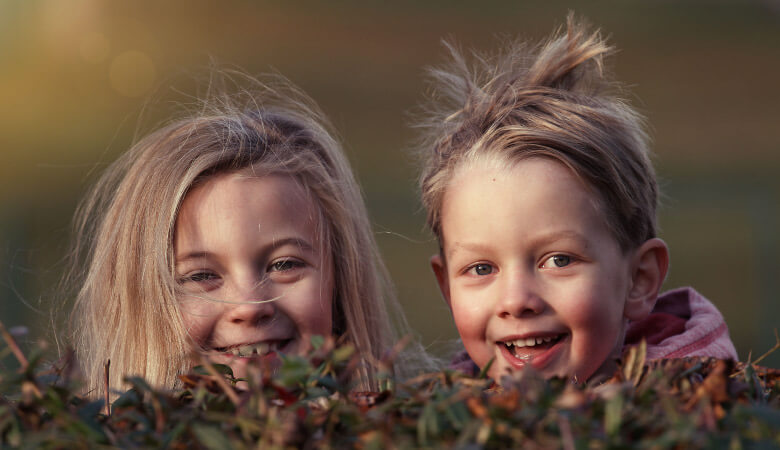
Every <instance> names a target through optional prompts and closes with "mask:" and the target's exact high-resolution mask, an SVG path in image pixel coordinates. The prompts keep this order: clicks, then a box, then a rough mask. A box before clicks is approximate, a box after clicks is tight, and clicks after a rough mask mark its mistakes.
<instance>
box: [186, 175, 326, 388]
mask: <svg viewBox="0 0 780 450" xmlns="http://www.w3.org/2000/svg"><path fill="white" fill-rule="evenodd" d="M318 218H319V214H318V210H317V208H316V205H315V204H314V202H313V201H312V198H311V196H310V195H309V194H308V193H307V192H306V191H305V190H304V189H303V188H302V187H301V186H300V185H299V184H298V183H296V182H295V180H293V179H292V178H290V177H287V176H277V175H269V176H261V177H254V176H247V175H243V174H240V173H232V174H225V175H218V176H216V177H214V178H212V179H210V180H209V181H207V182H206V183H204V184H202V185H200V186H198V187H196V188H195V189H193V190H192V191H190V192H189V193H188V194H187V196H186V197H185V199H184V202H183V203H182V206H181V210H180V212H179V216H178V219H177V221H176V229H175V233H176V234H175V239H174V252H175V260H176V277H177V279H178V282H179V283H180V286H181V288H182V289H183V291H184V292H185V295H184V296H183V298H181V299H180V302H181V303H180V304H181V311H182V313H183V319H184V325H185V326H186V327H187V329H188V331H189V334H190V336H191V337H192V338H193V339H194V340H195V341H196V342H197V343H198V344H199V345H200V346H202V348H203V349H204V350H205V351H206V352H207V353H208V355H209V356H210V359H211V360H212V361H213V362H217V363H222V364H227V365H229V366H230V367H231V368H232V369H233V373H234V375H235V376H237V377H243V376H245V375H246V365H247V363H248V362H249V361H251V360H257V359H265V358H273V356H274V354H275V352H277V351H279V352H283V353H299V354H300V353H303V352H305V351H307V350H308V348H309V345H310V342H311V337H312V336H314V335H323V336H326V335H330V334H331V332H332V328H333V325H332V316H331V312H332V303H333V286H334V281H333V271H332V261H331V257H330V255H329V252H328V251H326V249H325V247H324V245H323V243H322V242H321V239H320V238H319V236H318V233H317V228H318V227H317V226H318V221H319V220H318Z"/></svg>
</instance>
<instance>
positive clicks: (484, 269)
mask: <svg viewBox="0 0 780 450" xmlns="http://www.w3.org/2000/svg"><path fill="white" fill-rule="evenodd" d="M469 272H472V273H474V274H475V275H480V276H483V275H490V274H491V273H493V266H491V265H490V264H484V263H482V264H476V265H474V266H471V268H470V269H469Z"/></svg>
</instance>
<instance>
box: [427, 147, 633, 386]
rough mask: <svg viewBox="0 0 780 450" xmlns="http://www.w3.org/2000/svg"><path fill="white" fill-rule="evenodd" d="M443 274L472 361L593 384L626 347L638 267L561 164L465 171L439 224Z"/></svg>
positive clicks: (436, 262)
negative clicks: (625, 330)
mask: <svg viewBox="0 0 780 450" xmlns="http://www.w3.org/2000/svg"><path fill="white" fill-rule="evenodd" d="M441 223H442V235H443V258H442V256H440V255H436V256H434V257H433V259H432V265H433V268H434V271H435V272H436V275H437V279H438V281H439V284H440V287H441V289H442V292H443V293H444V296H445V298H446V299H447V302H448V303H449V306H450V308H451V309H452V314H453V316H454V319H455V325H456V327H457V329H458V332H459V333H460V336H461V338H462V340H463V343H464V346H465V348H466V350H467V351H468V353H469V355H470V356H471V358H472V359H473V360H474V362H475V363H476V364H477V365H479V366H480V367H484V366H485V365H486V364H487V363H488V362H489V361H490V360H491V359H494V358H495V360H494V362H493V365H492V366H491V369H490V371H489V372H490V373H489V374H490V375H491V376H492V377H493V378H494V379H499V378H500V377H501V376H502V375H504V374H506V373H508V372H510V371H513V370H517V369H519V368H522V367H524V366H525V365H527V364H530V365H532V366H533V367H534V368H536V369H538V370H540V371H541V372H542V373H543V374H545V375H546V376H553V375H560V376H576V377H577V378H578V379H579V380H586V379H588V378H590V377H591V376H592V375H594V374H596V373H600V372H605V371H606V370H607V366H608V365H610V364H611V358H610V357H611V356H612V355H615V354H616V353H617V352H619V351H620V349H621V348H622V343H623V326H624V322H625V317H626V314H627V313H628V311H627V309H630V307H627V306H626V305H627V303H626V299H627V295H628V293H629V290H630V289H631V281H630V273H631V269H630V267H629V266H630V260H629V257H628V256H627V255H624V253H623V252H622V251H621V249H620V246H619V245H618V242H617V240H616V239H615V238H614V237H613V236H612V234H611V233H610V231H609V229H608V228H607V225H606V222H605V219H604V215H603V214H602V212H601V211H600V208H599V207H598V206H597V204H596V202H595V201H594V198H593V197H592V195H591V193H590V192H589V191H588V190H587V189H585V188H584V186H583V184H582V183H581V182H580V181H579V180H578V179H576V178H575V176H574V175H573V174H572V172H571V171H570V170H569V169H568V168H566V167H565V166H563V165H562V164H560V163H558V162H554V161H552V160H549V159H542V158H531V159H527V160H524V161H521V162H519V163H518V164H516V165H515V166H514V167H512V168H500V169H499V168H494V167H489V166H488V165H481V166H475V167H470V168H464V169H462V170H461V171H460V172H459V173H458V174H456V176H455V177H454V179H453V180H452V184H451V185H450V186H449V187H448V189H447V192H446V194H445V198H444V204H443V208H442V215H441Z"/></svg>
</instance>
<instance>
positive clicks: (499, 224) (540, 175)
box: [421, 17, 737, 381]
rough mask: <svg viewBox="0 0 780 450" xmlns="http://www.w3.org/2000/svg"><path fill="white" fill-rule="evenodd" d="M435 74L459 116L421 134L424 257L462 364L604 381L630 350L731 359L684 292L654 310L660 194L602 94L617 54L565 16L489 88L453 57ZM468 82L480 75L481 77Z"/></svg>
mask: <svg viewBox="0 0 780 450" xmlns="http://www.w3.org/2000/svg"><path fill="white" fill-rule="evenodd" d="M450 50H451V52H452V54H453V60H454V64H453V67H452V69H451V70H438V71H434V76H435V77H436V78H437V79H438V80H439V82H440V83H441V85H442V91H443V92H444V93H445V95H448V96H449V100H451V101H452V102H453V103H454V104H455V105H456V107H457V110H456V111H454V112H453V111H452V110H446V111H441V113H440V115H439V116H437V117H436V118H434V120H432V121H430V127H429V128H430V136H429V137H430V142H429V145H427V146H426V147H425V148H426V149H428V150H427V151H426V153H427V154H426V162H425V167H424V170H423V174H422V177H421V188H422V199H423V204H424V205H425V207H426V209H427V211H428V224H429V226H430V227H431V229H432V231H433V232H434V233H435V234H436V236H437V237H438V240H439V244H440V252H439V253H438V254H437V255H434V256H433V257H432V259H431V265H432V267H433V270H434V273H435V275H436V279H437V281H438V283H439V287H440V288H441V291H442V293H443V295H444V298H445V300H446V301H447V303H448V305H449V307H450V309H451V311H452V314H453V318H454V319H455V325H456V327H457V329H458V332H459V334H460V336H461V339H462V341H463V344H464V347H465V349H466V351H467V352H468V355H469V357H470V359H471V360H472V361H473V362H474V363H475V364H476V365H477V366H478V367H480V368H483V367H485V366H486V365H487V364H488V363H489V362H490V361H491V360H492V361H493V363H492V365H491V367H490V371H489V375H490V376H491V377H493V378H494V379H498V378H500V376H501V375H503V374H505V373H508V372H511V371H513V370H517V369H520V368H522V367H524V366H525V365H527V364H530V365H532V366H533V367H535V368H536V369H538V370H540V371H541V372H542V373H544V374H545V375H546V376H556V375H557V376H568V377H573V378H574V379H576V380H583V381H584V380H593V379H595V378H601V377H609V376H611V375H612V373H613V372H614V369H615V364H614V361H615V358H616V357H618V356H619V355H620V353H621V352H622V349H623V347H624V345H627V344H632V343H637V342H638V341H640V340H641V339H642V338H644V339H646V341H647V343H648V358H649V359H657V358H671V357H682V356H712V357H717V358H732V359H736V358H737V355H736V351H735V349H734V345H733V344H732V343H731V340H730V339H729V336H728V329H727V327H726V324H725V322H724V321H723V317H722V316H721V315H720V313H719V312H718V311H717V309H716V308H715V307H714V306H713V305H712V304H711V303H710V302H709V301H707V300H706V299H704V298H703V297H702V296H700V295H699V294H698V293H696V292H695V291H693V290H692V289H682V290H677V291H673V292H671V293H668V294H664V295H662V296H661V297H659V296H658V293H659V290H660V288H661V285H662V283H663V281H664V278H665V276H666V272H667V269H668V265H669V252H668V249H667V246H666V244H665V243H664V242H663V241H662V240H660V239H658V238H657V237H656V228H657V226H656V202H657V195H658V194H657V192H658V188H657V183H656V179H655V173H654V171H653V168H652V165H651V163H650V160H649V157H648V154H649V150H648V148H647V136H646V134H645V132H644V130H643V127H642V120H641V118H640V117H639V115H638V114H637V113H636V112H635V111H634V110H633V109H632V108H631V107H630V106H629V105H627V104H626V103H624V102H623V101H621V100H620V99H618V98H617V97H615V96H614V95H612V94H610V93H609V89H608V88H609V87H610V85H611V82H610V81H609V80H608V79H606V77H605V76H604V75H603V73H602V57H603V56H604V55H605V54H607V53H609V51H610V48H609V47H608V46H607V45H606V44H605V43H604V42H603V40H602V39H601V38H600V36H599V35H598V33H593V34H589V33H587V32H586V29H585V27H584V26H583V25H582V24H579V23H576V22H575V21H574V20H573V19H572V18H571V17H570V18H569V21H568V27H567V30H566V33H565V34H563V35H560V36H558V37H553V39H551V40H550V41H549V42H548V43H546V44H545V45H543V46H540V47H539V49H538V50H537V49H531V50H529V49H528V48H527V47H525V46H524V45H522V44H518V45H515V46H513V47H511V48H510V49H509V50H508V51H506V52H505V53H504V54H502V55H499V57H498V58H496V59H495V60H490V59H488V58H480V59H479V61H480V62H481V64H482V65H481V67H480V69H482V72H483V75H482V77H481V78H480V74H479V71H478V70H477V71H474V70H472V69H471V68H469V67H468V66H467V65H466V63H465V62H464V58H463V57H462V56H461V55H460V54H459V53H458V52H457V51H456V50H455V49H453V48H452V47H451V48H450ZM475 73H476V75H475Z"/></svg>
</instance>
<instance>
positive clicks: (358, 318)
mask: <svg viewBox="0 0 780 450" xmlns="http://www.w3.org/2000/svg"><path fill="white" fill-rule="evenodd" d="M225 78H229V77H227V76H225ZM247 79H248V77H247ZM249 82H250V83H251V84H253V85H254V86H255V88H256V89H254V90H253V92H252V93H251V94H250V93H247V91H243V93H242V94H239V95H226V94H220V95H210V96H209V98H208V99H207V100H206V101H205V102H204V106H203V108H202V109H201V110H200V111H198V112H197V113H196V114H194V115H192V116H191V117H188V118H185V119H182V120H179V121H176V122H174V123H171V124H169V125H167V126H164V127H163V128H161V129H159V130H157V131H155V132H153V133H151V134H150V135H148V136H146V137H145V138H143V139H142V140H140V141H139V142H138V143H137V144H135V145H134V146H133V147H132V148H131V149H130V150H129V151H128V152H126V153H125V154H124V155H123V156H122V157H121V158H119V160H117V161H116V162H115V163H114V164H112V165H111V166H110V167H109V168H108V169H107V170H106V171H105V173H104V174H103V175H102V177H101V178H100V180H99V181H98V183H97V184H96V185H95V186H94V188H93V190H92V191H91V193H90V194H89V195H88V196H87V197H86V198H85V199H84V201H83V202H82V204H81V205H80V207H79V210H78V211H77V214H76V220H75V240H74V252H73V258H74V259H75V262H74V264H73V265H72V267H73V272H74V273H72V274H71V277H73V276H75V279H76V280H77V281H76V282H77V283H78V286H79V288H78V293H77V295H76V301H75V307H74V309H73V312H72V316H71V327H72V330H71V334H72V338H73V344H74V346H75V348H76V351H77V356H78V359H79V362H80V364H81V367H82V370H83V372H84V375H85V377H86V380H87V383H88V388H89V389H90V391H91V392H92V393H94V394H102V393H103V390H104V386H103V383H102V382H101V380H102V374H103V368H104V364H105V362H106V361H107V360H109V359H110V361H111V365H110V368H111V373H112V383H111V388H112V389H116V388H118V387H120V386H121V377H122V376H126V375H140V376H143V377H145V378H146V379H147V380H148V381H149V382H151V383H152V384H154V385H158V386H167V387H173V386H174V385H175V384H176V383H177V375H178V374H181V373H182V372H183V371H185V370H187V369H188V367H189V365H190V361H189V354H190V352H191V350H192V347H191V343H190V340H188V338H187V331H186V327H185V324H183V323H182V317H181V315H180V312H179V304H178V303H177V300H176V298H177V297H176V291H177V285H176V282H175V275H174V273H175V272H174V263H175V262H174V256H173V244H172V242H173V236H174V226H175V223H176V217H177V213H178V211H179V208H180V206H181V204H182V201H183V199H184V197H185V196H186V195H187V192H188V191H189V190H190V189H192V188H193V187H194V186H195V185H197V184H199V183H203V182H204V181H206V180H208V179H209V178H210V177H213V176H214V175H216V174H221V173H226V172H236V171H251V172H253V173H256V174H259V175H264V174H277V175H287V176H290V177H293V178H294V179H296V180H297V181H298V182H299V183H300V184H301V185H302V186H303V187H304V188H305V189H306V190H307V191H308V192H309V194H310V195H311V197H312V199H313V201H314V203H315V204H317V205H319V209H320V216H321V217H322V219H323V220H322V222H323V223H322V226H321V227H320V228H321V229H320V232H321V233H322V236H324V239H323V241H324V242H326V246H327V247H326V248H328V250H329V251H330V252H331V254H332V258H333V259H332V260H333V270H334V281H335V283H334V284H335V292H334V305H333V311H334V317H333V323H334V333H335V334H337V335H339V336H343V338H342V339H343V340H345V341H346V342H348V343H351V344H352V345H354V346H355V347H356V349H357V351H358V352H359V353H360V354H361V355H362V356H363V357H364V359H365V360H366V361H371V360H379V359H380V358H382V356H383V353H384V352H386V351H387V350H388V349H390V348H391V347H392V345H393V344H394V343H395V340H396V337H397V336H396V335H395V334H394V333H393V331H394V329H393V326H392V325H391V322H390V320H391V317H390V314H389V313H388V309H390V310H391V311H392V312H393V313H394V317H393V318H394V319H395V321H396V323H397V326H398V327H401V328H403V327H405V322H404V320H403V316H402V315H401V314H400V309H399V307H398V304H397V302H396V300H395V298H394V297H393V295H392V294H391V292H390V285H389V283H388V278H387V274H386V270H385V268H384V266H383V264H382V262H381V260H380V259H379V255H378V250H377V247H376V244H375V242H374V239H373V236H372V233H371V229H370V224H369V221H368V215H367V213H366V209H365V206H364V203H363V200H362V197H361V193H360V191H359V188H358V185H357V183H356V181H355V179H354V177H353V174H352V171H351V170H350V167H349V164H348V162H347V160H346V157H345V155H344V154H343V152H342V149H341V146H340V144H339V143H338V142H337V141H336V139H334V134H333V133H332V132H331V131H330V125H329V124H328V122H327V121H326V120H325V118H324V116H323V114H322V113H321V111H320V110H319V109H318V108H317V107H316V105H315V104H314V103H313V101H312V100H310V99H309V98H308V97H307V96H305V95H304V94H303V93H301V92H300V91H299V90H297V89H296V88H294V87H292V86H291V85H290V84H289V83H287V82H285V81H284V80H280V79H277V78H274V79H273V81H271V82H269V83H266V84H263V83H260V82H258V81H257V80H249ZM79 261H82V264H83V266H79ZM78 267H84V268H85V270H83V272H81V273H79V271H78V269H77V268H78ZM369 366H370V364H364V365H363V371H364V373H361V374H358V375H359V376H357V377H356V380H357V381H358V382H359V384H360V386H358V388H359V389H363V390H368V389H376V388H377V379H376V376H375V374H374V373H372V369H370V368H369Z"/></svg>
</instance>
